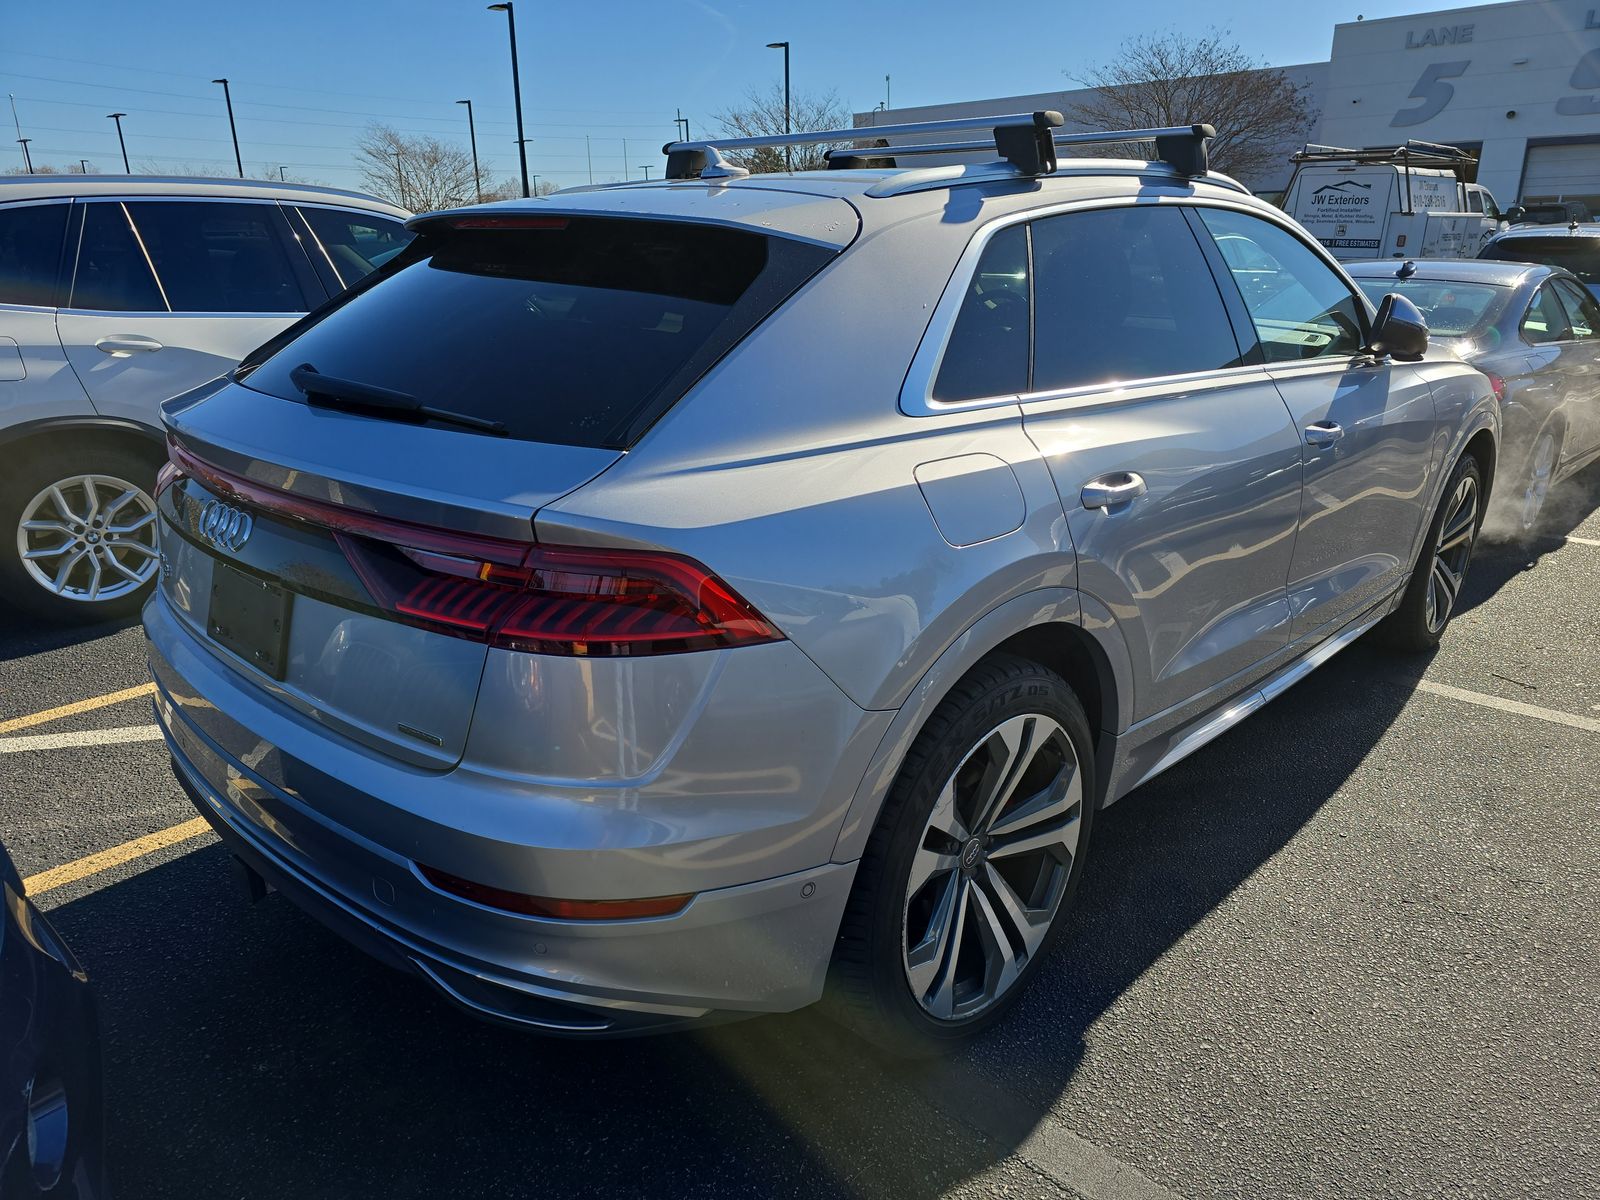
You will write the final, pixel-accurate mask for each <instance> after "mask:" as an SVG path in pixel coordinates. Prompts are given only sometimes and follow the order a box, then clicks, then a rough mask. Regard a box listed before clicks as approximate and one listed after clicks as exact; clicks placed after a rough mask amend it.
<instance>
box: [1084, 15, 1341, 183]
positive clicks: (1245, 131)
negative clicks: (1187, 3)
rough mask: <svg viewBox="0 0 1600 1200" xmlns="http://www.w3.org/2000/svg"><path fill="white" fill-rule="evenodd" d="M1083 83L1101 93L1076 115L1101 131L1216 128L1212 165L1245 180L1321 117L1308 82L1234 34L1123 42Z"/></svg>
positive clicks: (1300, 139) (1269, 163)
mask: <svg viewBox="0 0 1600 1200" xmlns="http://www.w3.org/2000/svg"><path fill="white" fill-rule="evenodd" d="M1078 82H1081V83H1084V84H1087V85H1088V86H1089V87H1090V88H1091V89H1093V93H1094V94H1093V95H1092V96H1091V97H1090V98H1089V99H1088V100H1086V101H1084V102H1083V103H1082V104H1079V105H1077V106H1076V107H1075V108H1074V109H1073V111H1072V112H1071V113H1070V114H1069V116H1070V117H1071V119H1072V120H1074V121H1076V122H1079V123H1081V124H1083V125H1087V126H1090V127H1091V128H1095V129H1128V128H1139V127H1145V128H1149V127H1157V128H1159V127H1164V126H1171V125H1192V124H1195V123H1197V122H1202V121H1203V122H1207V123H1209V124H1212V125H1215V126H1216V129H1217V136H1216V139H1215V140H1214V141H1213V142H1212V143H1211V165H1212V167H1213V168H1214V169H1215V170H1218V171H1222V172H1224V173H1226V174H1229V175H1235V176H1240V177H1251V176H1259V175H1260V174H1262V173H1263V171H1265V170H1267V169H1269V168H1271V167H1274V166H1276V165H1278V164H1279V162H1280V160H1281V159H1282V157H1283V155H1284V154H1286V153H1287V151H1288V146H1289V145H1290V144H1292V143H1296V142H1303V141H1304V140H1305V138H1306V134H1307V132H1308V131H1309V130H1310V128H1311V123H1312V120H1313V118H1314V116H1315V114H1314V113H1313V112H1312V110H1311V101H1310V97H1309V95H1308V94H1307V89H1306V86H1305V85H1304V84H1300V83H1296V82H1295V81H1294V80H1292V79H1290V78H1289V76H1288V75H1286V74H1285V73H1284V72H1283V71H1281V70H1276V69H1272V68H1269V67H1267V66H1266V64H1265V63H1262V62H1259V61H1257V60H1255V59H1252V58H1251V57H1250V56H1249V55H1247V54H1246V53H1245V52H1244V51H1243V50H1242V49H1240V48H1239V46H1238V44H1237V43H1235V42H1232V41H1230V40H1228V35H1227V34H1226V33H1222V32H1219V31H1217V30H1212V31H1211V32H1209V33H1207V34H1206V35H1205V36H1203V37H1198V38H1195V37H1188V36H1185V35H1184V34H1181V33H1177V32H1175V31H1172V30H1168V31H1166V32H1164V33H1147V34H1141V35H1140V36H1138V37H1135V38H1131V39H1129V40H1128V41H1126V42H1124V43H1123V44H1122V49H1121V51H1120V53H1119V54H1118V55H1117V57H1116V58H1115V59H1114V60H1113V61H1112V62H1110V63H1109V64H1106V65H1104V66H1099V67H1095V68H1093V69H1092V70H1091V71H1090V72H1089V73H1088V75H1087V76H1086V77H1084V78H1082V79H1080V80H1079V81H1078Z"/></svg>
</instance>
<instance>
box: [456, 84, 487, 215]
mask: <svg viewBox="0 0 1600 1200" xmlns="http://www.w3.org/2000/svg"><path fill="white" fill-rule="evenodd" d="M456 103H457V104H465V105H466V106H467V136H468V137H469V138H471V139H472V182H473V185H474V186H475V187H476V188H477V189H478V203H479V204H482V203H483V176H482V175H480V174H478V127H477V126H476V125H475V124H473V121H472V101H471V100H457V101H456Z"/></svg>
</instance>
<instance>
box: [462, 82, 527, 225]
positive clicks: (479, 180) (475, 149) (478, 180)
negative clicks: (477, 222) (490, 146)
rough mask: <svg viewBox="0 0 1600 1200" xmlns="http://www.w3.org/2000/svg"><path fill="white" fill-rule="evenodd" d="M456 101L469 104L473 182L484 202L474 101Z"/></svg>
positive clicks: (479, 198) (480, 201)
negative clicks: (473, 117) (473, 113)
mask: <svg viewBox="0 0 1600 1200" xmlns="http://www.w3.org/2000/svg"><path fill="white" fill-rule="evenodd" d="M456 103H457V104H465V105H466V106H467V136H468V137H469V138H471V139H472V183H473V186H474V187H476V188H477V189H478V203H479V204H482V203H483V176H482V175H480V174H479V173H478V127H477V126H476V125H475V124H473V121H472V101H471V100H457V101H456ZM519 107H520V106H519Z"/></svg>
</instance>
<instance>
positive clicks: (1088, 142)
mask: <svg viewBox="0 0 1600 1200" xmlns="http://www.w3.org/2000/svg"><path fill="white" fill-rule="evenodd" d="M880 132H881V131H880ZM1216 135H1217V131H1216V130H1215V129H1214V128H1213V127H1212V126H1210V125H1174V126H1168V127H1165V128H1161V129H1115V130H1107V131H1103V132H1097V133H1058V134H1054V135H1052V137H1051V139H1050V140H1051V142H1052V143H1053V144H1054V145H1056V146H1114V145H1118V144H1121V143H1124V142H1154V143H1155V144H1156V158H1157V159H1158V160H1159V161H1161V162H1164V163H1166V164H1167V165H1169V166H1171V167H1172V168H1173V169H1174V170H1175V171H1177V172H1178V173H1179V174H1182V175H1204V174H1206V172H1207V171H1208V170H1209V169H1210V155H1209V153H1208V148H1207V145H1206V143H1207V142H1209V141H1210V139H1212V138H1214V137H1215V136H1216ZM990 147H991V143H990V142H987V141H982V140H978V139H974V140H972V141H966V142H927V143H914V144H912V145H909V146H883V145H874V146H870V147H865V148H854V149H845V148H841V149H835V150H830V151H828V153H827V155H826V156H825V157H826V158H827V160H828V165H829V166H830V167H831V166H834V165H836V164H837V165H839V166H851V167H853V166H859V165H864V164H865V163H867V162H874V161H886V162H887V165H890V166H892V165H894V160H895V159H898V158H904V157H909V156H912V155H918V154H963V153H981V152H983V151H985V150H988V149H990Z"/></svg>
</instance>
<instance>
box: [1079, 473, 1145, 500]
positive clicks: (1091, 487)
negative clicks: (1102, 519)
mask: <svg viewBox="0 0 1600 1200" xmlns="http://www.w3.org/2000/svg"><path fill="white" fill-rule="evenodd" d="M1146 490H1147V489H1146V488H1145V486H1144V479H1143V477H1142V476H1139V475H1136V474H1134V473H1133V472H1132V471H1116V472H1113V473H1112V474H1110V475H1102V476H1100V477H1099V478H1098V479H1091V480H1090V481H1089V482H1088V483H1086V484H1084V485H1083V491H1082V492H1081V493H1080V494H1079V497H1078V498H1079V499H1080V500H1082V501H1083V506H1084V507H1085V508H1115V507H1116V506H1117V505H1119V504H1126V503H1127V502H1128V501H1129V500H1132V499H1133V498H1134V497H1136V496H1142V495H1144V494H1145V491H1146Z"/></svg>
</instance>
